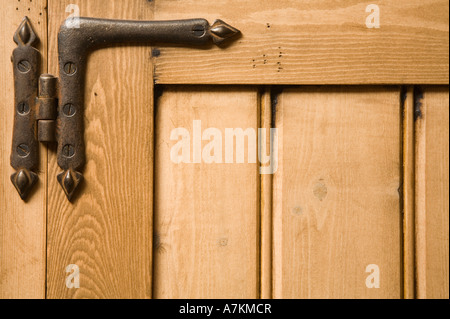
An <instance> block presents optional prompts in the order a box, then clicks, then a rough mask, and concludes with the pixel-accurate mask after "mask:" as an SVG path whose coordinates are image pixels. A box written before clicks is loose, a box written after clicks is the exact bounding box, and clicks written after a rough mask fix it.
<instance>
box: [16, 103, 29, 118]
mask: <svg viewBox="0 0 450 319" xmlns="http://www.w3.org/2000/svg"><path fill="white" fill-rule="evenodd" d="M17 112H18V113H19V114H20V115H26V114H28V112H30V106H29V105H28V103H27V102H19V104H18V105H17Z"/></svg>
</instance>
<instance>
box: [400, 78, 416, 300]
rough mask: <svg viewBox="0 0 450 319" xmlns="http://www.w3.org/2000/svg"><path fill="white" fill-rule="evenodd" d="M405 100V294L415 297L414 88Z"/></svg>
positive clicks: (405, 96) (405, 295)
mask: <svg viewBox="0 0 450 319" xmlns="http://www.w3.org/2000/svg"><path fill="white" fill-rule="evenodd" d="M402 94H403V96H402V102H403V105H402V106H403V110H402V112H403V191H402V194H403V204H402V210H403V296H404V298H405V299H414V298H415V255H414V254H415V248H414V247H415V246H414V245H415V244H414V238H415V232H414V231H415V230H414V229H415V217H414V209H415V208H414V203H415V197H414V183H415V180H414V178H415V175H414V174H415V165H414V147H415V144H414V130H415V125H414V88H413V87H412V86H410V87H407V88H405V89H404V91H403V92H402Z"/></svg>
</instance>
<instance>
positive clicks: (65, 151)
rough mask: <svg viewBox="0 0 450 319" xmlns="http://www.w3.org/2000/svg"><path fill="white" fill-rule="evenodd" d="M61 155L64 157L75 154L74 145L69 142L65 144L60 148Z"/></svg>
mask: <svg viewBox="0 0 450 319" xmlns="http://www.w3.org/2000/svg"><path fill="white" fill-rule="evenodd" d="M62 155H63V156H64V157H72V156H74V155H75V147H73V145H71V144H66V145H64V146H63V148H62Z"/></svg>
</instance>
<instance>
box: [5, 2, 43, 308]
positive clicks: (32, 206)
mask: <svg viewBox="0 0 450 319" xmlns="http://www.w3.org/2000/svg"><path fill="white" fill-rule="evenodd" d="M46 2H47V1H45V0H35V1H33V2H29V1H18V0H15V1H9V0H8V1H7V0H1V1H0V6H1V8H2V9H1V10H0V96H1V97H2V103H0V299H2V298H44V297H45V226H46V225H45V220H46V191H45V190H46V186H47V167H46V162H47V153H46V150H45V148H44V147H41V148H40V161H41V162H40V163H41V164H40V168H39V170H40V172H39V182H38V183H37V184H36V185H34V189H33V190H32V191H31V193H30V195H29V197H28V199H27V200H26V201H25V202H24V201H22V200H21V199H20V197H19V195H18V194H17V192H16V190H15V188H14V186H13V185H12V183H11V181H10V175H11V174H12V173H13V172H14V170H13V168H12V167H11V166H10V164H9V163H10V161H9V156H10V153H11V141H12V129H13V117H14V77H13V66H12V64H11V60H10V57H11V54H12V51H13V50H14V48H15V47H16V44H15V43H14V41H13V35H14V32H15V31H16V29H17V27H18V26H19V24H20V23H21V22H22V19H23V17H24V16H28V18H29V20H30V22H31V24H32V26H33V29H34V31H35V32H36V34H37V36H38V37H39V39H40V42H39V44H38V49H39V50H40V51H41V54H42V62H41V71H42V72H45V71H46V70H47V12H46ZM3 102H4V103H3Z"/></svg>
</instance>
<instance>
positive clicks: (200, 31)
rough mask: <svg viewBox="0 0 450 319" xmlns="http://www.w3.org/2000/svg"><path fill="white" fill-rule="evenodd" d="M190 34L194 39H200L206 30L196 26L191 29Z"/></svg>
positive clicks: (198, 25)
mask: <svg viewBox="0 0 450 319" xmlns="http://www.w3.org/2000/svg"><path fill="white" fill-rule="evenodd" d="M192 32H193V33H194V35H195V36H196V37H201V36H203V35H204V34H205V33H206V30H205V27H204V26H202V25H200V24H197V25H195V26H194V27H193V28H192Z"/></svg>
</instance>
